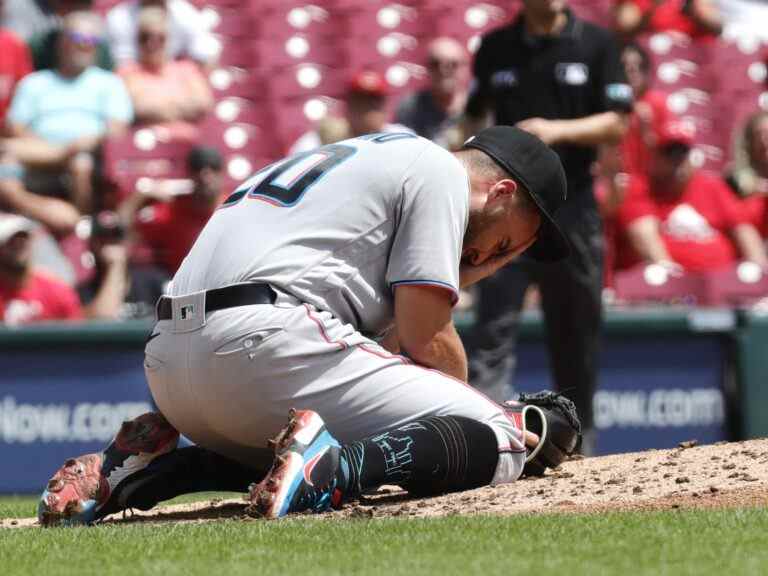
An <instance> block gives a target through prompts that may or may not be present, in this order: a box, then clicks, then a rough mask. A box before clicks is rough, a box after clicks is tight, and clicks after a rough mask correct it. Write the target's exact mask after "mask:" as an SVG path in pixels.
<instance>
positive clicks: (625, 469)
mask: <svg viewBox="0 0 768 576" xmlns="http://www.w3.org/2000/svg"><path fill="white" fill-rule="evenodd" d="M245 505H246V504H245V502H243V501H241V500H237V499H234V500H221V501H209V502H197V503H194V504H181V505H174V506H164V507H160V508H157V509H156V510H152V511H149V512H136V513H135V514H130V513H129V514H125V515H122V514H119V515H114V516H111V517H110V518H108V519H107V520H106V521H107V522H110V523H129V522H148V521H149V522H207V521H212V520H219V519H223V518H243V519H244V520H245V519H248V520H254V519H252V518H249V517H247V516H246V515H245ZM765 505H768V439H760V440H749V441H746V442H737V443H719V444H713V445H709V446H695V443H694V442H691V443H683V445H682V446H681V447H679V448H675V449H672V450H649V451H646V452H636V453H630V454H616V455H613V456H602V457H598V458H583V459H576V460H571V461H570V462H566V463H564V464H563V465H562V466H561V467H560V468H558V469H557V470H554V471H548V473H547V475H546V476H544V477H542V478H523V479H521V480H519V481H518V482H515V483H514V484H508V485H504V486H498V487H495V488H480V489H478V490H472V491H469V492H462V493H459V494H448V495H445V496H439V497H435V498H425V499H411V498H408V497H407V495H406V494H405V493H404V492H402V491H401V490H400V489H399V488H396V487H384V488H382V489H380V490H379V491H378V492H377V493H376V494H373V495H370V496H366V497H364V498H362V499H361V500H360V501H358V502H353V503H350V504H348V505H346V506H345V507H344V508H343V509H342V510H339V511H336V512H332V513H331V514H330V516H331V517H337V518H347V517H360V518H382V517H392V516H401V517H403V516H404V517H428V516H429V517H434V516H448V515H455V514H505V515H509V514H520V513H531V512H535V513H547V512H605V511H613V510H654V509H666V508H719V507H749V506H765ZM35 523H36V522H35V521H34V520H33V519H31V518H20V519H15V520H3V521H1V522H0V527H4V528H7V527H21V526H31V525H34V524H35Z"/></svg>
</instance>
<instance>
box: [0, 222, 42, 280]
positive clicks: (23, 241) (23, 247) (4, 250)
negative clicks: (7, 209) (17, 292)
mask: <svg viewBox="0 0 768 576" xmlns="http://www.w3.org/2000/svg"><path fill="white" fill-rule="evenodd" d="M33 229H34V225H33V224H32V222H31V221H30V220H27V219H26V218H24V217H23V216H16V215H10V214H8V215H4V216H0V275H2V276H18V275H19V274H23V273H24V272H25V271H26V270H27V269H28V268H29V264H30V259H31V256H32V242H31V234H32V230H33Z"/></svg>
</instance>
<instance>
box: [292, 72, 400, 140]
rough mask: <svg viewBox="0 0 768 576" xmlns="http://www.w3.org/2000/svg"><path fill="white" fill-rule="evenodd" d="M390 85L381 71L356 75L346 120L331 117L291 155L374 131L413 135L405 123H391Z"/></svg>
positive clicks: (347, 100) (349, 88)
mask: <svg viewBox="0 0 768 576" xmlns="http://www.w3.org/2000/svg"><path fill="white" fill-rule="evenodd" d="M388 95H389V90H388V89H387V82H386V80H384V78H383V77H382V76H381V74H379V73H378V72H373V71H370V70H366V71H363V72H358V73H356V74H354V75H353V76H352V77H351V78H350V81H349V83H348V84H347V90H346V95H345V98H344V102H345V105H346V114H345V115H344V117H343V118H336V117H333V116H329V117H326V118H324V119H323V120H321V121H320V122H319V123H318V126H317V128H316V129H315V130H311V131H309V132H306V133H305V134H304V135H302V136H301V137H300V138H299V139H298V140H297V141H296V142H294V143H293V145H292V146H291V148H290V150H289V152H290V153H291V154H296V153H298V152H306V151H307V150H313V149H314V148H317V147H318V146H322V145H324V144H330V143H331V142H338V141H339V140H344V139H345V138H354V137H355V136H362V135H363V134H372V133H374V132H411V130H410V129H409V128H406V127H405V126H403V125H401V124H390V123H389V122H387V96H388Z"/></svg>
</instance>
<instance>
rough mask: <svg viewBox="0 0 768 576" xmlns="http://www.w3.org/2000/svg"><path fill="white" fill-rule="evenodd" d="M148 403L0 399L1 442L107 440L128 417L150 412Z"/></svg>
mask: <svg viewBox="0 0 768 576" xmlns="http://www.w3.org/2000/svg"><path fill="white" fill-rule="evenodd" d="M151 410H152V406H151V405H150V404H149V403H148V402H118V403H115V404H111V403H107V402H99V403H95V404H94V403H90V402H82V403H80V404H76V405H75V406H70V405H68V404H17V403H16V399H15V398H14V397H13V396H5V397H4V398H3V400H2V402H0V442H6V443H8V444H14V443H19V444H30V443H32V442H91V441H94V442H107V441H108V440H111V439H112V437H113V436H114V435H115V434H116V433H117V431H118V430H119V429H120V425H121V424H122V423H123V421H125V420H131V419H133V418H136V416H139V415H140V414H144V413H145V412H150V411H151Z"/></svg>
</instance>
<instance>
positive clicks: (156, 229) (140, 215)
mask: <svg viewBox="0 0 768 576" xmlns="http://www.w3.org/2000/svg"><path fill="white" fill-rule="evenodd" d="M188 165H189V170H190V173H191V176H192V190H191V192H190V193H188V194H178V192H179V191H178V190H175V189H168V188H167V187H165V186H163V185H161V184H158V185H156V186H153V187H152V189H151V190H149V191H148V192H146V193H143V194H142V193H136V194H134V195H133V196H129V197H128V198H127V199H126V200H125V201H124V202H123V205H122V207H121V209H120V212H121V213H122V215H123V219H124V221H126V222H128V223H132V228H133V230H134V231H135V233H136V236H138V239H139V240H140V242H143V243H144V244H145V245H146V246H147V247H148V248H149V249H150V251H151V253H152V260H153V261H154V263H155V264H159V265H160V266H162V267H163V268H164V269H165V271H166V272H168V274H169V275H171V276H173V274H174V273H175V272H176V270H177V269H178V267H179V266H180V265H181V262H182V260H184V257H185V256H186V255H187V252H189V249H190V248H191V247H192V244H194V242H195V240H196V239H197V235H198V234H199V233H200V230H202V228H203V226H205V223H206V222H207V221H208V218H210V217H211V214H213V212H214V210H216V207H217V206H218V205H219V202H220V200H221V195H222V167H223V166H222V165H223V161H222V158H221V155H220V154H219V152H218V150H216V149H215V148H207V147H202V146H200V147H196V148H194V149H193V150H192V151H191V152H190V154H189V158H188ZM150 200H156V201H157V202H155V203H153V204H150V205H149V206H146V207H145V208H141V206H142V205H143V204H145V203H146V202H147V201H150Z"/></svg>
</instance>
